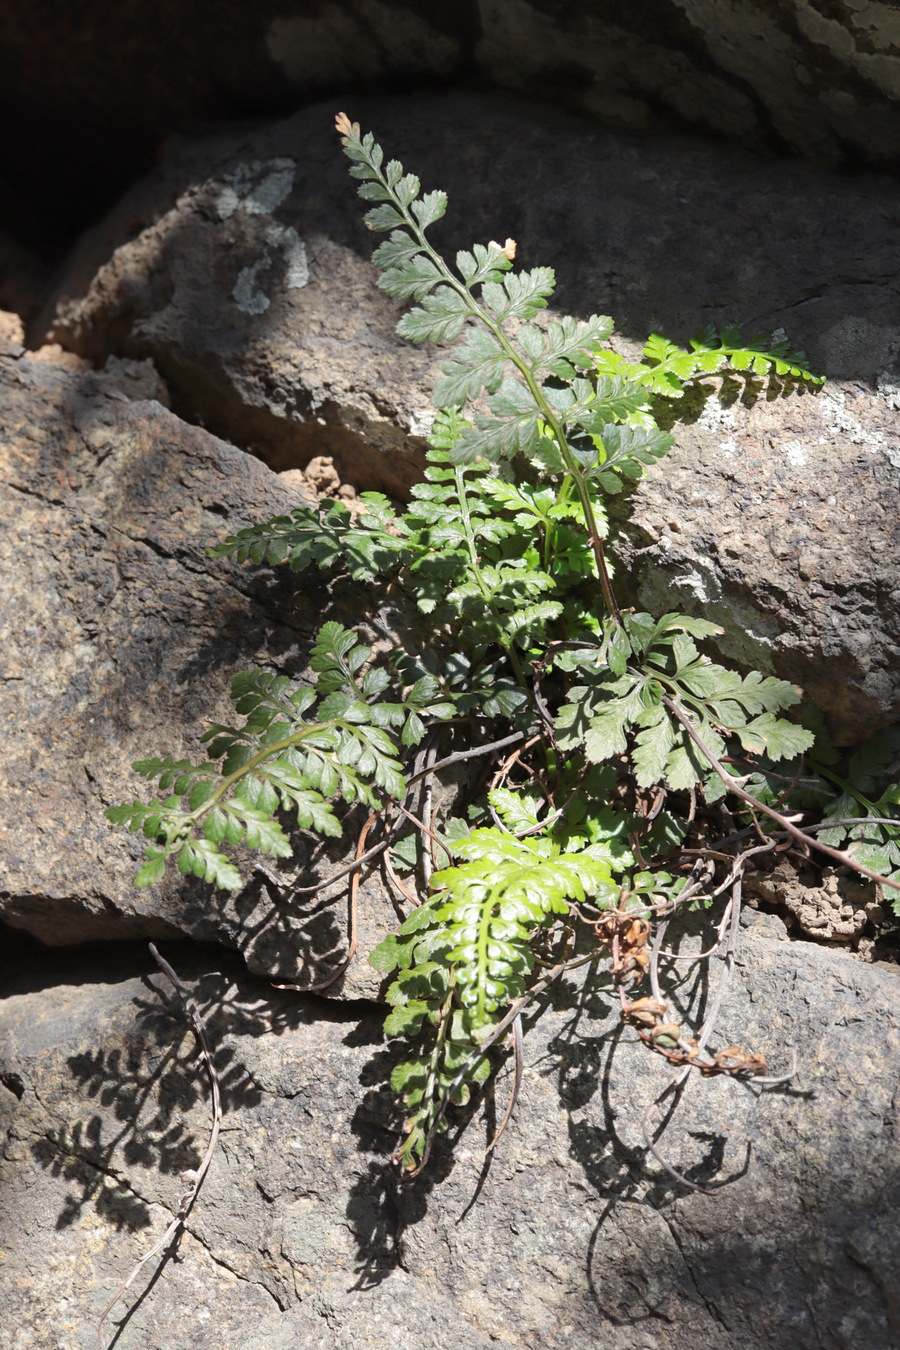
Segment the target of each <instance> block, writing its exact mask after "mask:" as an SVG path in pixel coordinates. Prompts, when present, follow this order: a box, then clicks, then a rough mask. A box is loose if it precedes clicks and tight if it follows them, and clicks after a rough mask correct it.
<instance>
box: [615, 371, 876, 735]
mask: <svg viewBox="0 0 900 1350" xmlns="http://www.w3.org/2000/svg"><path fill="white" fill-rule="evenodd" d="M893 381H894V377H890V378H889V377H887V376H883V377H882V378H881V379H880V380H879V381H878V388H877V389H876V390H872V389H870V388H867V387H866V386H865V385H863V384H862V383H859V382H848V381H841V382H839V381H835V382H830V383H828V384H827V385H826V386H825V387H824V389H823V390H822V391H821V392H819V393H816V394H807V395H804V396H802V397H799V396H797V395H796V394H790V395H789V396H788V397H785V398H777V399H776V398H773V397H772V393H773V391H772V390H769V391H768V392H766V391H764V390H762V389H761V388H757V389H755V390H753V389H751V390H750V391H748V393H746V394H745V395H744V397H743V398H741V399H738V397H737V394H738V390H737V389H736V388H735V387H732V388H731V389H730V390H726V391H724V393H725V397H724V398H723V397H722V396H721V395H715V394H713V395H711V396H710V397H709V398H708V399H706V400H705V401H703V400H701V401H699V403H698V404H697V405H695V407H694V408H693V409H690V410H688V412H689V418H690V420H689V421H688V422H686V423H682V424H681V425H680V426H678V428H677V429H676V446H675V449H674V450H673V451H672V452H671V453H670V454H669V455H668V456H667V457H666V459H665V460H662V461H660V462H659V463H658V464H656V465H654V466H653V468H652V469H651V470H650V471H649V472H648V473H647V475H646V477H645V479H644V480H643V481H642V483H641V484H640V486H639V488H638V490H637V491H636V492H635V493H634V494H633V496H631V497H630V499H629V500H627V501H626V502H625V503H624V504H623V506H622V507H621V508H620V509H619V516H620V519H623V518H624V512H625V511H626V510H627V511H630V520H629V521H628V523H627V525H626V526H625V528H624V531H623V534H622V535H621V537H620V541H619V555H620V557H621V559H622V561H623V562H624V563H625V566H626V569H627V573H626V575H625V576H623V578H622V588H623V591H624V592H625V593H626V594H627V596H628V598H629V599H631V600H632V601H633V602H634V603H635V604H637V605H638V606H639V607H640V608H641V609H646V610H649V611H650V612H651V613H654V612H655V613H661V612H665V611H666V610H667V609H678V610H681V611H682V612H686V613H689V614H702V615H703V616H704V617H705V618H707V619H711V620H712V621H713V622H714V623H718V624H721V626H722V627H723V629H724V630H725V631H724V635H723V637H722V638H720V639H718V640H717V645H718V648H719V651H720V652H721V653H722V654H723V655H724V656H725V657H726V658H728V659H729V660H731V661H734V662H736V663H737V664H739V665H741V666H743V667H744V668H749V669H756V670H762V671H764V672H766V673H777V674H778V675H779V676H781V677H782V678H783V679H788V680H791V681H793V682H795V683H797V684H799V685H800V686H802V688H803V689H804V691H805V693H806V696H807V698H808V699H809V700H810V701H811V702H813V703H815V704H817V705H818V706H819V707H820V708H821V709H822V710H823V711H824V712H826V713H827V715H828V721H829V726H830V730H831V734H832V738H833V740H834V742H835V744H837V745H853V744H855V743H858V742H859V741H862V740H865V739H867V738H868V737H869V736H871V735H873V734H874V733H876V732H877V731H878V730H879V729H880V728H881V727H884V726H888V725H890V724H891V723H893V722H896V721H897V720H898V718H900V435H898V431H897V414H896V411H895V409H894V406H893V404H894V398H895V394H894V392H893V391H894V390H895V389H896V386H895V384H894V382H893Z"/></svg>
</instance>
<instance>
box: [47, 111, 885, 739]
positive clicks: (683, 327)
mask: <svg viewBox="0 0 900 1350" xmlns="http://www.w3.org/2000/svg"><path fill="white" fill-rule="evenodd" d="M335 106H336V105H330V106H327V107H325V106H323V107H317V108H314V109H309V110H307V111H306V112H303V113H299V114H297V115H296V116H295V117H292V118H290V119H288V120H287V121H285V122H281V123H276V124H273V125H271V126H269V127H267V128H265V129H263V130H261V131H258V132H255V133H248V132H246V131H241V132H230V133H229V132H222V133H220V134H216V135H214V136H210V137H208V138H199V139H193V140H188V141H184V142H182V143H181V144H180V145H179V146H178V147H176V148H175V149H173V150H172V152H171V153H170V154H169V156H168V157H167V159H166V160H165V161H164V164H163V166H162V167H161V169H160V171H159V172H158V173H157V174H155V175H153V176H151V177H150V178H148V179H147V180H145V181H144V182H143V183H141V184H139V185H138V186H137V187H136V188H135V189H134V190H133V191H132V192H131V193H130V194H129V195H128V196H127V197H126V198H125V199H124V200H123V201H122V202H121V203H120V205H119V206H118V207H117V208H116V209H115V210H114V211H113V213H112V214H111V215H110V217H109V218H108V219H107V220H106V221H105V222H104V223H103V224H102V225H101V226H99V227H98V228H97V229H96V230H95V231H93V232H92V233H91V234H89V235H88V236H86V237H85V239H84V240H83V241H82V243H81V245H80V246H79V247H78V249H77V250H76V252H75V254H74V255H73V258H72V259H71V262H70V264H69V267H68V270H67V273H66V275H65V278H64V280H63V282H62V284H61V289H60V292H59V295H58V296H57V299H56V301H55V305H54V306H53V308H52V314H51V315H50V317H49V318H48V319H47V320H45V324H44V329H46V328H47V327H48V325H49V335H50V337H51V338H52V339H53V340H55V341H57V342H59V343H62V344H63V345H64V346H66V347H67V348H69V349H70V350H73V351H75V352H78V353H80V354H81V355H83V356H85V357H88V358H90V359H91V360H92V361H94V362H95V363H98V364H99V363H102V362H103V361H104V360H106V359H107V358H108V356H109V355H110V354H111V353H114V354H117V355H119V356H127V357H132V358H134V357H138V358H147V357H152V359H153V360H154V361H155V362H156V365H157V366H158V368H159V369H160V370H161V371H162V373H163V374H164V376H165V377H166V379H167V382H168V384H169V386H170V388H171V390H172V394H173V399H174V407H175V408H176V410H177V411H179V412H180V413H181V414H182V415H183V416H185V417H188V418H190V419H192V420H200V421H202V422H203V423H204V425H206V426H209V427H211V428H212V429H214V430H216V431H217V432H219V433H220V434H222V435H224V436H227V437H228V438H230V439H232V440H233V441H235V442H237V443H238V444H240V445H242V446H244V447H246V448H248V449H251V450H252V451H253V452H254V453H256V454H258V455H260V456H261V457H262V458H263V459H265V460H266V461H267V462H268V463H269V464H271V465H273V466H274V467H276V468H278V469H285V468H288V467H291V466H294V465H302V464H304V463H305V462H307V461H308V460H309V458H310V457H311V456H312V455H314V454H322V453H325V454H329V455H331V456H333V458H334V459H335V461H336V463H337V465H338V467H339V469H340V471H341V472H342V473H343V474H344V476H345V477H347V478H349V479H351V480H352V481H354V482H355V483H356V484H357V485H358V486H361V487H366V486H374V487H378V488H381V489H384V490H387V491H388V492H396V493H402V492H403V491H404V490H405V489H406V488H407V487H408V485H409V484H410V482H411V481H413V479H414V478H415V477H416V476H417V475H418V474H419V473H420V472H421V463H422V447H423V442H422V439H421V435H422V433H423V432H425V431H426V430H427V427H428V425H429V416H430V414H429V391H430V388H431V386H432V385H433V382H434V380H435V378H436V377H437V375H438V373H439V364H440V360H441V358H442V353H441V352H435V351H434V350H433V349H427V350H422V349H420V348H417V347H413V346H411V345H410V344H408V343H404V342H401V341H400V340H399V339H398V338H397V337H396V335H395V333H394V325H395V323H396V319H397V306H396V304H394V303H393V302H391V301H389V300H388V299H387V298H386V297H385V296H383V295H382V294H381V293H380V292H379V291H378V290H377V289H376V287H375V275H374V273H373V271H372V269H371V267H370V265H369V262H368V259H369V257H370V255H371V249H372V241H371V236H369V235H368V234H367V232H366V230H365V228H364V226H363V225H362V223H361V216H362V211H361V209H360V203H359V202H358V200H357V198H356V196H355V193H354V191H353V187H352V184H351V183H350V180H349V179H348V177H347V174H346V161H345V160H344V158H343V156H342V155H341V154H340V153H339V149H338V146H337V144H336V140H335V138H334V137H333V133H332V131H331V125H330V123H331V116H332V113H333V112H334V110H335ZM348 111H349V112H351V113H352V114H353V116H354V117H358V118H359V119H361V121H362V123H363V124H364V125H365V126H366V127H369V126H371V127H373V128H374V130H375V131H376V133H377V134H378V136H379V137H380V139H381V140H382V141H383V142H384V144H385V146H386V147H387V150H388V152H389V153H395V154H397V155H398V156H400V157H402V159H403V161H404V162H405V164H406V165H407V167H410V168H415V169H416V170H417V171H418V172H419V173H420V174H421V176H422V179H423V182H424V183H425V184H426V186H429V187H432V186H435V185H442V186H446V188H447V189H448V190H449V192H450V213H449V216H448V220H447V222H446V225H444V224H442V225H441V226H440V227H439V229H438V230H436V231H435V238H436V240H437V241H438V243H439V245H440V246H441V247H442V248H445V249H447V250H448V251H452V250H453V249H454V248H455V247H457V246H460V245H469V244H470V243H471V242H472V241H473V240H474V239H482V240H484V241H486V240H488V239H490V238H496V239H503V238H505V237H506V236H507V235H513V236H515V237H516V238H517V239H518V241H519V246H520V259H521V261H522V262H523V263H524V264H525V265H526V266H527V265H532V264H538V263H540V264H548V263H549V264H552V265H553V266H554V267H555V268H556V271H557V276H558V279H559V289H558V291H557V295H556V297H555V300H556V308H557V309H559V310H562V311H564V312H565V311H568V312H573V313H575V314H578V315H585V314H587V313H590V312H592V311H598V312H607V313H609V314H611V315H612V316H613V318H614V319H615V320H616V322H617V324H618V337H617V339H616V340H617V342H618V343H619V344H620V345H621V346H622V347H623V348H624V349H627V350H630V351H634V350H635V347H634V344H635V342H638V341H643V340H644V339H645V338H646V336H647V335H648V334H649V332H650V331H652V330H656V331H662V332H664V333H665V334H666V335H668V336H670V337H673V338H675V339H678V340H681V341H685V340H686V339H687V338H688V337H689V336H690V334H691V333H692V332H694V331H696V330H697V329H698V328H699V327H701V326H702V325H703V324H704V323H706V322H709V321H712V322H716V323H719V324H721V323H723V322H726V321H733V322H737V323H742V324H744V325H745V326H746V327H747V328H748V329H750V330H751V331H753V330H757V331H758V330H759V329H764V330H767V331H768V332H772V331H775V330H778V329H786V330H787V331H788V332H789V334H790V337H791V339H792V340H793V341H794V342H795V343H796V344H798V345H802V346H803V347H805V348H806V350H807V351H808V352H809V353H810V360H811V363H812V365H813V367H814V368H817V369H818V370H820V371H822V372H823V373H825V374H826V375H828V376H829V377H830V383H829V385H828V386H827V387H826V389H825V391H824V393H822V394H819V395H816V396H815V397H813V396H809V395H807V396H803V397H801V396H799V395H796V394H790V391H788V393H789V396H786V397H784V398H777V397H774V394H776V393H777V392H778V390H777V389H776V390H772V389H763V388H761V387H759V386H756V387H753V386H751V387H750V388H749V389H741V388H740V387H738V386H734V385H732V386H730V387H726V388H725V389H724V390H722V391H719V396H717V397H713V396H712V394H713V392H714V391H712V390H710V391H709V393H708V397H707V401H706V403H705V404H704V402H703V400H702V399H700V400H698V401H695V403H694V404H693V405H692V406H690V405H689V406H688V407H687V409H686V413H687V419H688V420H687V423H686V424H682V425H680V426H679V427H678V428H677V429H676V439H677V448H676V450H675V452H674V454H673V455H672V456H671V457H670V458H669V459H668V460H667V461H665V462H663V463H662V464H660V465H659V466H657V467H656V468H655V469H654V470H653V471H652V472H651V473H650V474H649V475H648V478H647V482H646V484H645V485H644V486H643V487H642V488H641V489H640V490H639V491H638V493H637V494H636V497H635V499H634V513H635V522H636V528H633V529H632V530H631V532H630V534H628V535H627V537H626V540H625V541H624V543H623V546H622V556H623V558H624V560H625V562H626V563H627V566H628V569H629V572H630V573H632V574H633V575H632V578H631V580H630V582H628V581H626V582H624V584H623V588H624V590H625V591H626V592H630V596H631V598H634V599H635V600H636V601H637V603H641V604H646V605H648V606H651V607H654V608H659V607H660V606H662V607H663V608H670V607H673V606H681V605H683V604H687V605H688V606H690V605H692V604H693V605H694V606H695V607H699V606H702V607H704V608H708V609H709V610H710V611H711V612H712V613H713V614H714V616H715V617H716V618H719V619H720V620H721V621H722V623H723V625H724V626H725V628H726V629H727V633H726V637H725V639H724V640H723V643H722V649H723V652H724V654H725V655H726V656H728V657H729V658H731V659H735V660H738V661H742V662H744V663H746V664H749V665H751V666H757V667H760V668H762V669H764V670H766V671H774V672H776V673H778V674H781V675H783V676H785V677H787V678H790V679H793V680H800V681H801V682H802V683H805V684H806V685H807V686H808V687H809V690H810V693H811V696H812V697H813V698H814V699H815V700H816V701H818V702H819V703H820V704H821V705H822V707H823V708H824V709H825V710H826V711H827V712H828V714H829V716H830V718H831V722H832V728H833V732H834V735H835V737H836V739H837V740H838V741H839V742H843V743H852V742H853V741H855V740H859V739H860V738H862V737H864V736H866V735H868V734H871V733H872V732H874V731H875V730H877V729H878V728H879V727H881V726H883V725H885V724H887V723H890V722H891V721H893V720H896V718H897V717H898V715H900V663H898V660H897V657H898V653H900V646H898V644H900V600H898V594H900V592H898V574H897V570H896V567H897V564H896V558H897V547H898V537H897V529H898V514H900V513H898V510H897V506H898V503H900V497H898V484H900V440H898V437H897V434H896V430H895V424H896V417H895V413H896V407H897V404H898V402H900V394H898V392H897V391H898V388H900V375H898V374H897V372H898V371H900V325H898V323H897V318H896V314H897V279H896V267H895V259H896V252H897V247H898V243H900V238H898V225H897V213H896V190H895V187H894V185H893V183H891V182H888V181H887V180H885V179H881V178H877V177H873V176H870V177H859V178H855V179H852V180H849V179H846V178H838V177H836V176H833V175H829V174H827V173H825V172H822V171H820V170H817V169H813V168H811V167H809V166H804V165H798V164H797V163H796V162H780V163H779V162H773V161H766V160H758V159H753V158H751V157H750V156H748V155H746V154H737V153H735V152H734V151H733V150H726V149H724V148H722V147H719V146H714V145H708V144H703V143H701V142H698V141H693V140H688V139H676V138H664V139H659V138H657V139H650V138H647V139H635V138H631V137H628V136H624V135H622V134H619V133H613V132H609V131H600V130H598V129H597V128H596V127H595V126H592V125H591V124H589V123H587V122H583V121H582V122H579V121H575V120H573V119H569V118H565V117H563V116H561V115H557V114H552V113H548V112H546V111H540V110H537V109H535V108H534V107H529V106H527V105H523V104H517V103H513V102H509V101H503V100H497V99H492V98H487V97H482V96H476V95H473V94H455V95H450V96H442V97H429V98H413V99H406V98H404V99H369V100H367V99H354V100H352V101H351V103H350V104H348ZM42 331H43V330H42ZM642 549H652V550H653V551H652V552H650V553H646V552H645V553H641V552H640V550H642Z"/></svg>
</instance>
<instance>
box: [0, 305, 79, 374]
mask: <svg viewBox="0 0 900 1350" xmlns="http://www.w3.org/2000/svg"><path fill="white" fill-rule="evenodd" d="M24 341H25V330H24V328H23V326H22V320H21V318H20V317H19V315H18V314H13V313H11V312H10V311H9V310H5V309H4V310H0V342H2V343H4V345H8V344H10V343H11V344H12V345H13V346H17V347H21V345H22V343H23V342H24ZM60 351H62V347H60ZM79 359H80V358H79V357H77V356H73V360H76V361H77V360H79Z"/></svg>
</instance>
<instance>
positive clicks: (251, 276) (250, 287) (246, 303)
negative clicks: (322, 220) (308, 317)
mask: <svg viewBox="0 0 900 1350" xmlns="http://www.w3.org/2000/svg"><path fill="white" fill-rule="evenodd" d="M273 250H276V251H277V252H280V253H281V255H282V257H283V259H284V273H283V274H282V275H281V276H280V277H279V279H278V282H277V285H278V286H280V287H283V288H284V289H286V290H289V291H296V290H300V289H302V287H304V286H305V285H306V284H307V283H308V281H309V260H308V258H307V256H306V245H305V244H304V242H303V240H302V239H301V238H300V236H299V235H298V234H297V231H296V230H295V229H293V228H292V227H291V226H290V225H273V226H272V228H271V229H270V230H269V232H268V233H267V235H266V243H265V247H264V248H263V251H262V253H261V254H260V256H259V258H257V260H256V262H255V263H254V264H253V265H252V267H242V268H241V270H240V272H239V273H238V279H237V281H236V282H235V284H234V290H233V291H232V292H231V298H232V300H233V301H234V303H235V304H236V305H237V307H238V309H239V310H240V311H241V313H242V314H263V313H265V311H266V310H267V309H268V308H269V305H270V303H271V301H270V300H269V297H268V296H267V295H266V293H265V291H264V290H263V289H262V287H261V286H260V284H259V274H260V272H262V271H263V270H264V269H265V268H267V267H269V266H271V264H272V261H273V258H272V251H273Z"/></svg>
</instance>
